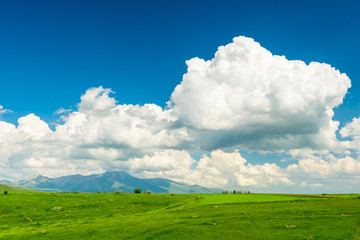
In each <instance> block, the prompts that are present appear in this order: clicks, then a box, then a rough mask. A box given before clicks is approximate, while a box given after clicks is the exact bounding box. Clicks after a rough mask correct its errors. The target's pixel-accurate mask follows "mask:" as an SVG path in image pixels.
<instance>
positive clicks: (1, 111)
mask: <svg viewBox="0 0 360 240" xmlns="http://www.w3.org/2000/svg"><path fill="white" fill-rule="evenodd" d="M10 112H12V111H11V110H9V109H4V107H3V106H1V105H0V116H1V115H2V114H5V113H10Z"/></svg>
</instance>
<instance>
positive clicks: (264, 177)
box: [128, 150, 293, 188]
mask: <svg viewBox="0 0 360 240" xmlns="http://www.w3.org/2000/svg"><path fill="white" fill-rule="evenodd" d="M128 164H129V168H130V172H131V173H134V174H136V175H137V176H141V177H163V178H170V179H173V180H175V181H179V182H184V183H188V184H199V185H202V186H207V187H217V188H224V187H229V186H230V187H248V186H260V187H265V186H270V185H291V184H293V183H292V182H291V181H290V180H289V179H288V177H287V174H286V173H285V169H281V168H280V167H278V166H277V165H276V164H269V163H265V164H263V165H252V164H250V163H247V160H246V159H244V158H243V157H242V156H241V154H240V153H239V152H238V151H237V150H236V151H234V152H231V153H226V152H224V151H222V150H216V151H212V152H211V154H210V156H207V155H204V156H202V158H201V159H200V161H198V162H196V161H195V160H194V159H192V158H191V157H190V155H189V153H187V152H185V151H174V150H172V151H163V152H158V153H155V154H154V155H153V156H151V157H150V156H145V157H144V158H136V159H131V160H130V161H129V162H128ZM191 166H193V168H191Z"/></svg>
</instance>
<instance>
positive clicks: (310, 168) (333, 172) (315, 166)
mask: <svg viewBox="0 0 360 240" xmlns="http://www.w3.org/2000/svg"><path fill="white" fill-rule="evenodd" d="M287 171H288V172H290V173H291V174H297V175H307V176H310V177H313V178H328V177H333V178H334V177H338V176H344V175H347V176H351V175H359V174H360V160H357V159H354V158H352V157H350V156H346V157H344V158H333V159H331V160H324V159H321V158H320V157H318V158H315V157H314V158H307V159H302V160H300V161H299V163H298V164H291V165H289V166H288V167H287Z"/></svg>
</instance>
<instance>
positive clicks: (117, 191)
mask: <svg viewBox="0 0 360 240" xmlns="http://www.w3.org/2000/svg"><path fill="white" fill-rule="evenodd" d="M115 193H124V191H123V190H115Z"/></svg>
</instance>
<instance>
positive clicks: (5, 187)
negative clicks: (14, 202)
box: [0, 184, 33, 194]
mask: <svg viewBox="0 0 360 240" xmlns="http://www.w3.org/2000/svg"><path fill="white" fill-rule="evenodd" d="M4 191H8V192H31V191H33V190H31V189H26V188H19V187H14V186H9V185H5V184H0V194H1V193H2V192H4Z"/></svg>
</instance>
